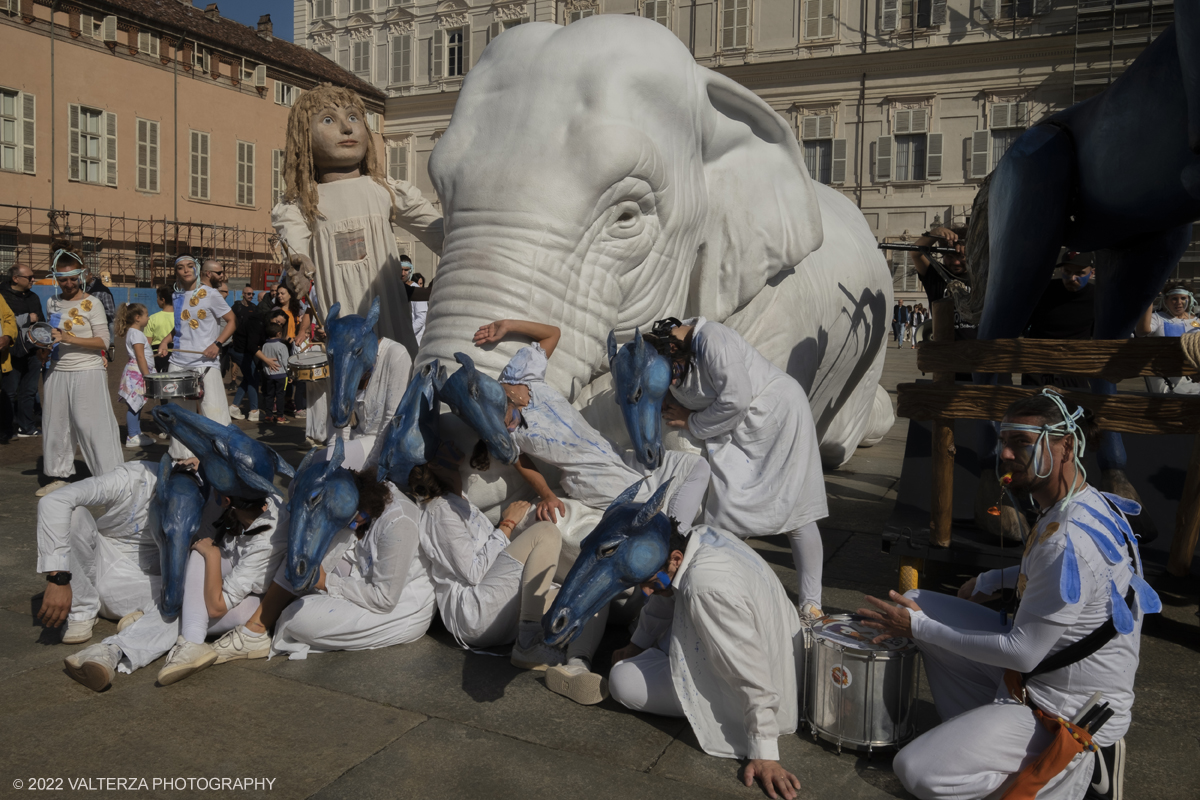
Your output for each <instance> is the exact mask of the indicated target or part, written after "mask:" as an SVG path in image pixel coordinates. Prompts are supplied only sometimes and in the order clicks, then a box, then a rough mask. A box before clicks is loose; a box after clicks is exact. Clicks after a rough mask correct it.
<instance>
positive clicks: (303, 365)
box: [287, 350, 329, 381]
mask: <svg viewBox="0 0 1200 800" xmlns="http://www.w3.org/2000/svg"><path fill="white" fill-rule="evenodd" d="M287 373H288V377H289V378H291V379H292V380H294V381H320V380H324V379H326V378H328V377H329V357H328V356H327V355H326V354H325V353H324V352H323V351H321V350H308V351H306V352H303V353H296V354H295V355H294V356H292V357H291V358H289V359H288V362H287Z"/></svg>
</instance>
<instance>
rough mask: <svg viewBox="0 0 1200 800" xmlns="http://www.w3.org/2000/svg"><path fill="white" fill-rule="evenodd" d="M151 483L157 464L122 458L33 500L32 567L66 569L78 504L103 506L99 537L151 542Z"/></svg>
mask: <svg viewBox="0 0 1200 800" xmlns="http://www.w3.org/2000/svg"><path fill="white" fill-rule="evenodd" d="M97 305H99V303H97ZM157 485H158V464H155V463H154V462H152V461H127V462H125V463H124V464H122V465H121V466H119V467H117V468H116V469H114V470H113V471H112V472H108V473H105V474H104V475H97V476H95V477H92V478H87V479H85V480H82V481H78V482H76V483H72V484H70V485H68V486H64V487H63V488H61V489H59V490H58V491H56V492H52V493H51V494H48V495H46V496H45V497H43V498H42V499H41V500H39V501H38V524H37V538H38V572H60V571H67V570H70V569H71V515H72V514H73V513H74V512H75V509H77V508H80V507H85V506H104V507H105V509H106V510H105V513H104V515H103V516H101V517H100V518H99V519H97V520H96V528H97V529H98V530H99V531H100V535H101V536H104V537H106V538H108V539H112V540H114V541H117V542H119V543H121V544H122V545H127V546H128V548H132V549H136V548H137V547H140V546H143V545H145V544H150V543H154V542H155V538H154V537H155V536H156V531H157V529H158V519H157V516H156V515H153V512H152V510H151V506H152V503H151V501H152V500H153V499H154V489H155V487H156V486H157ZM123 549H125V548H123Z"/></svg>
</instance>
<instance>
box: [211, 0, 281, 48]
mask: <svg viewBox="0 0 1200 800" xmlns="http://www.w3.org/2000/svg"><path fill="white" fill-rule="evenodd" d="M192 5H194V6H196V7H197V8H201V9H202V8H204V7H205V6H206V5H208V2H207V0H203V1H202V2H193V3H192ZM217 7H218V8H219V9H220V10H221V16H222V17H227V18H229V19H235V20H237V21H238V22H240V23H242V24H243V25H249V26H250V27H251V28H254V27H257V26H258V18H259V17H261V16H262V15H263V14H270V15H271V23H272V25H273V28H272V30H273V32H274V35H275V36H277V37H279V38H280V39H287V40H288V41H289V42H290V41H292V13H293V9H294V8H295V4H294V3H293V2H292V0H218V2H217Z"/></svg>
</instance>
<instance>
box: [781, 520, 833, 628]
mask: <svg viewBox="0 0 1200 800" xmlns="http://www.w3.org/2000/svg"><path fill="white" fill-rule="evenodd" d="M787 537H788V542H789V543H790V544H791V546H792V560H793V561H795V562H796V579H797V581H798V582H799V589H798V592H799V595H800V607H801V608H803V607H804V604H805V603H812V604H813V605H815V606H818V607H819V606H820V605H821V576H822V574H823V572H824V568H825V546H824V545H823V544H822V542H821V531H820V530H819V529H818V528H817V523H815V522H810V523H808V524H806V525H802V526H801V527H799V528H797V529H796V530H794V531H788V534H787Z"/></svg>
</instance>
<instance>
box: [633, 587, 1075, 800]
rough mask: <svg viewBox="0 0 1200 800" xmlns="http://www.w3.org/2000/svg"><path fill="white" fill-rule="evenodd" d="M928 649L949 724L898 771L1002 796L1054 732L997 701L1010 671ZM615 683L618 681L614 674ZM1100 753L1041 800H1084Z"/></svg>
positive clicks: (983, 627) (991, 616)
mask: <svg viewBox="0 0 1200 800" xmlns="http://www.w3.org/2000/svg"><path fill="white" fill-rule="evenodd" d="M906 596H907V597H909V598H911V599H913V600H915V601H916V603H917V605H919V606H920V607H921V610H922V611H924V612H925V614H926V615H928V616H929V617H931V618H932V619H936V620H938V621H939V622H942V623H944V624H946V625H950V626H953V627H955V628H963V629H967V630H974V631H985V632H987V631H991V632H995V633H1002V632H1003V631H1004V630H1006V627H1005V626H1004V624H1003V623H1002V622H1001V617H1000V614H998V613H997V612H995V611H992V610H991V609H987V608H984V607H983V606H980V605H978V604H977V603H972V602H970V601H969V600H962V599H959V598H957V597H951V596H950V595H945V594H938V593H935V592H921V591H919V590H917V591H912V592H908V593H907V595H906ZM920 648H921V656H922V659H923V660H924V663H925V670H926V673H927V674H928V677H929V687H930V689H931V690H932V691H933V701H934V705H935V706H936V707H937V711H938V714H939V716H941V718H942V719H943V720H945V722H943V723H942V724H941V725H938V726H937V727H936V728H934V729H933V730H931V731H929V732H927V733H924V734H922V735H921V736H919V737H917V738H916V739H914V740H913V741H912V742H910V743H909V744H908V745H907V746H905V747H904V749H902V750H901V751H900V752H899V753H898V754H897V755H896V758H895V759H894V760H893V762H892V769H893V770H894V771H895V773H896V776H897V777H898V778H899V779H900V782H901V783H902V784H904V788H906V789H908V791H910V792H911V793H912V794H914V795H916V796H917V797H919V798H922V800H933V799H934V798H937V799H938V800H941V799H942V798H946V799H947V800H950V799H953V800H975V799H976V798H984V797H989V796H991V795H992V794H993V793H995V795H996V796H997V797H998V796H1000V795H1001V794H1003V791H1006V790H1007V789H1008V787H1009V786H1010V785H1011V784H1012V782H1013V781H1014V780H1015V778H1016V775H1017V773H1019V772H1020V771H1021V769H1022V768H1024V767H1025V765H1027V764H1029V763H1030V762H1031V761H1033V760H1034V759H1035V758H1037V757H1038V755H1040V754H1041V752H1042V751H1043V750H1045V749H1046V747H1047V746H1048V745H1049V744H1050V742H1051V741H1052V738H1053V737H1052V736H1051V734H1050V732H1049V731H1047V730H1046V729H1045V728H1043V727H1042V726H1041V724H1040V723H1039V722H1038V721H1037V720H1036V718H1035V717H1034V716H1033V711H1032V710H1030V709H1029V707H1027V706H1025V705H1022V704H1020V703H1017V702H1015V701H1013V700H1009V699H996V698H997V694H998V690H999V687H1000V685H1001V684H1002V683H1003V675H1004V670H1003V669H1001V668H1000V667H993V666H989V665H987V664H981V663H979V662H977V661H971V660H970V659H967V658H964V657H962V656H959V655H956V654H954V653H952V652H950V651H948V650H944V649H942V648H940V647H935V646H932V645H924V644H922V645H921V646H920ZM615 669H616V668H615V667H614V671H615ZM609 682H610V686H611V684H612V679H611V678H610V679H609ZM615 694H616V693H615V692H614V695H615ZM1000 694H1001V695H1004V694H1006V693H1004V692H1001V693H1000ZM1093 758H1094V757H1093V756H1092V755H1091V754H1090V753H1083V754H1080V755H1078V756H1076V757H1075V760H1073V761H1072V762H1071V763H1070V764H1068V765H1067V768H1066V769H1065V770H1063V771H1062V772H1061V773H1059V774H1058V775H1057V776H1055V777H1054V778H1052V779H1051V780H1050V782H1049V783H1048V784H1046V786H1045V787H1044V788H1043V789H1042V791H1040V792H1038V795H1037V796H1038V798H1039V800H1081V798H1082V797H1083V796H1084V794H1085V793H1086V792H1087V788H1088V785H1089V783H1090V782H1091V777H1092V765H1093Z"/></svg>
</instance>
